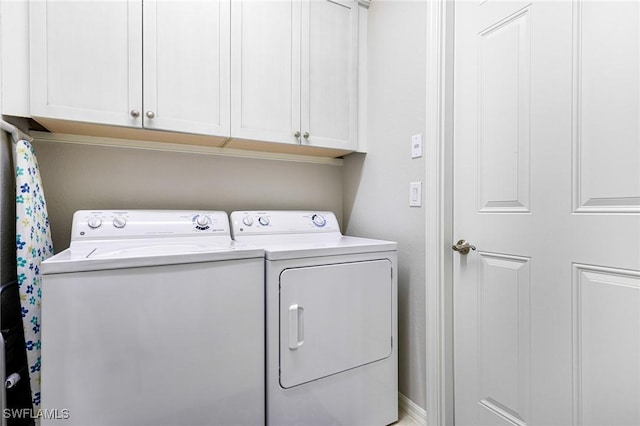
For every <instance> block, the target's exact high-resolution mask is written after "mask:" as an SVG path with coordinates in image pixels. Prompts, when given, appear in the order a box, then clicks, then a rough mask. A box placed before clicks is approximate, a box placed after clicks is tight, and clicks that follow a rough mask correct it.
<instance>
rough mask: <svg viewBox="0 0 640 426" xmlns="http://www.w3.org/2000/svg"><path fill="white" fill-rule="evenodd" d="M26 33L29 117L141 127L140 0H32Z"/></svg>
mask: <svg viewBox="0 0 640 426" xmlns="http://www.w3.org/2000/svg"><path fill="white" fill-rule="evenodd" d="M30 37H31V40H30V59H31V65H30V68H31V115H32V116H34V117H46V118H57V119H64V120H74V121H84V122H92V123H102V124H111V125H118V126H138V127H139V126H141V124H142V120H141V118H140V117H138V118H135V117H133V116H132V115H131V113H130V112H131V111H132V110H138V111H141V110H142V1H141V0H129V1H108V0H99V1H91V2H81V1H53V0H39V1H32V2H30ZM134 115H135V114H134Z"/></svg>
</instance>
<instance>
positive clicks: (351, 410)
mask: <svg viewBox="0 0 640 426" xmlns="http://www.w3.org/2000/svg"><path fill="white" fill-rule="evenodd" d="M231 227H232V231H233V237H234V239H235V240H236V241H239V242H246V243H248V244H252V245H255V246H258V247H261V248H264V250H265V274H266V275H265V286H266V294H267V305H266V309H267V315H266V320H267V424H268V425H274V426H276V425H277V426H281V425H323V426H324V425H349V426H357V425H367V426H371V425H386V424H390V423H393V422H395V421H397V419H398V368H397V363H398V354H397V309H396V307H397V302H396V300H397V299H396V298H397V267H396V264H397V245H396V243H394V242H389V241H379V240H370V239H363V238H355V237H347V236H343V235H342V234H341V233H340V228H339V225H338V221H337V220H336V217H335V215H334V214H333V213H331V212H302V211H244V212H233V213H232V214H231Z"/></svg>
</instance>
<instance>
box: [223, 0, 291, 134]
mask: <svg viewBox="0 0 640 426" xmlns="http://www.w3.org/2000/svg"><path fill="white" fill-rule="evenodd" d="M231 21H232V25H231V28H232V30H231V31H232V32H231V70H232V71H231V93H232V99H231V136H232V137H234V138H242V139H253V140H261V141H267V142H281V143H290V144H299V143H300V139H299V138H298V137H296V136H295V134H296V132H299V131H300V2H299V1H298V0H274V1H268V2H263V1H233V2H232V4H231Z"/></svg>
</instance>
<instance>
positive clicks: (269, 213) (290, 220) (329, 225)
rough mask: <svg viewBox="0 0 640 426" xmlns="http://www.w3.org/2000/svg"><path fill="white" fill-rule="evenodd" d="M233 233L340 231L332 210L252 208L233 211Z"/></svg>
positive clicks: (268, 233)
mask: <svg viewBox="0 0 640 426" xmlns="http://www.w3.org/2000/svg"><path fill="white" fill-rule="evenodd" d="M231 227H232V230H233V235H278V234H309V233H327V232H333V233H340V225H339V224H338V220H337V219H336V216H335V215H334V214H333V212H330V211H297V210H296V211H293V210H264V211H259V210H252V211H237V212H233V213H231Z"/></svg>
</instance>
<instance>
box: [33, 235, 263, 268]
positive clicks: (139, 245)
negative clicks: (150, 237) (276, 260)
mask: <svg viewBox="0 0 640 426" xmlns="http://www.w3.org/2000/svg"><path fill="white" fill-rule="evenodd" d="M263 256H264V252H263V250H262V249H258V248H254V247H248V246H246V245H243V244H242V243H236V242H229V243H212V242H205V241H202V239H198V241H197V242H189V241H183V240H180V239H178V240H176V241H171V240H167V239H165V240H163V241H153V242H152V241H146V242H144V241H135V242H129V243H128V244H127V243H125V242H123V241H118V242H117V244H116V243H101V244H96V245H94V246H89V245H86V244H84V245H82V246H75V247H73V246H72V247H71V248H69V249H66V250H64V251H63V252H61V253H59V254H57V255H55V256H53V257H51V258H49V259H47V260H45V261H44V262H42V273H43V275H44V274H61V273H69V272H86V271H99V270H106V269H122V268H139V267H145V266H160V265H176V264H186V263H200V262H215V261H223V260H235V259H251V258H262V257H263Z"/></svg>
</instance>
